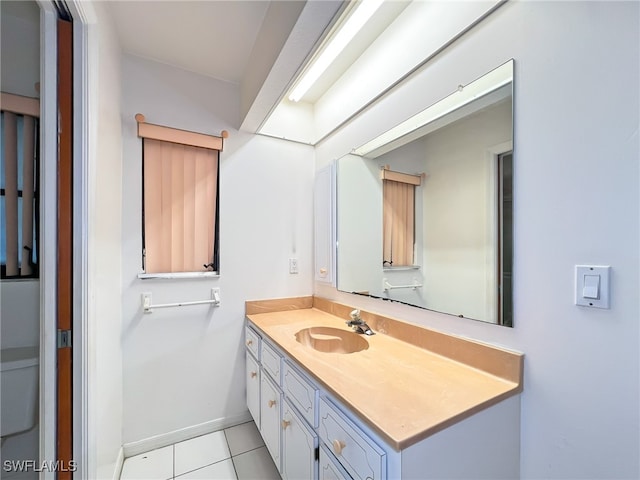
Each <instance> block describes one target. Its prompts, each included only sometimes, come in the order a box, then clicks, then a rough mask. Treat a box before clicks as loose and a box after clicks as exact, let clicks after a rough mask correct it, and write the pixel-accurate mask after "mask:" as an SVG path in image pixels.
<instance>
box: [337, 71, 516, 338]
mask: <svg viewBox="0 0 640 480" xmlns="http://www.w3.org/2000/svg"><path fill="white" fill-rule="evenodd" d="M512 166H513V60H511V61H509V62H507V63H505V64H504V65H501V66H500V67H498V68H496V69H494V70H492V71H491V72H488V73H487V74H486V75H484V76H482V77H480V78H478V79H477V80H475V81H474V82H472V83H470V84H468V85H464V86H462V85H461V86H459V87H458V88H457V90H456V91H454V92H453V93H452V94H451V95H449V96H448V97H446V98H444V99H442V100H441V101H440V102H437V103H436V104H434V105H432V106H430V107H429V108H427V109H426V110H424V111H422V112H420V113H419V114H417V115H415V116H413V117H412V118H410V119H408V120H407V121H405V122H403V123H402V124H400V125H398V126H397V127H394V128H393V129H391V130H389V131H388V132H386V133H385V134H383V135H381V136H380V137H377V138H375V139H373V140H372V141H370V142H368V143H367V144H365V145H362V146H360V147H358V148H355V149H354V150H353V153H352V154H350V155H347V156H345V157H343V158H341V159H339V160H338V162H337V204H338V212H337V235H338V254H337V282H338V289H339V290H341V291H344V292H349V293H356V294H360V295H368V296H372V297H378V298H382V299H386V300H392V301H397V302H403V303H406V304H410V305H414V306H417V307H421V308H425V309H429V310H435V311H439V312H444V313H448V314H452V315H456V316H460V317H465V318H471V319H476V320H481V321H485V322H491V323H494V324H498V325H505V326H513V308H512V293H511V270H512V232H513V226H512V219H513V214H512V185H513V182H512V171H513V167H512Z"/></svg>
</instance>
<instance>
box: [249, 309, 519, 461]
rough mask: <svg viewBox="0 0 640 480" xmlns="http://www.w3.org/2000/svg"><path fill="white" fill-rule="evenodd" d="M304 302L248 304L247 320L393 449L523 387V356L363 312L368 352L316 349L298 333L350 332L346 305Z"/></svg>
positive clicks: (417, 439) (399, 448)
mask: <svg viewBox="0 0 640 480" xmlns="http://www.w3.org/2000/svg"><path fill="white" fill-rule="evenodd" d="M302 298H304V299H305V301H304V302H302V303H299V302H298V303H296V302H295V301H294V302H285V303H287V305H286V308H287V309H286V310H280V311H270V310H272V309H271V308H269V307H268V305H271V304H269V303H268V302H269V301H267V302H265V301H258V302H247V318H248V319H249V320H250V321H251V322H252V323H253V324H254V325H255V326H256V327H257V328H258V329H259V330H261V331H262V333H264V334H265V335H266V336H267V337H268V338H269V339H271V341H272V342H273V343H275V344H276V345H278V346H279V347H280V348H281V349H282V350H283V351H284V352H285V353H286V354H287V355H288V356H290V357H291V358H292V359H294V360H296V361H297V362H298V363H299V364H300V366H301V367H302V368H304V369H305V371H306V373H307V374H309V375H310V376H311V377H312V378H314V379H315V380H317V381H318V382H319V383H320V384H321V385H322V386H323V387H324V388H325V389H326V390H328V391H329V392H331V393H332V394H333V395H335V396H336V397H337V398H338V399H340V400H341V401H342V402H344V403H345V404H346V405H348V406H349V407H351V408H352V409H353V411H354V413H355V414H356V415H357V416H358V417H359V418H360V419H361V420H362V421H364V422H365V423H366V424H367V425H369V426H370V427H371V428H372V429H373V430H375V431H376V432H378V434H379V435H381V436H382V437H383V438H384V439H385V440H386V441H387V442H388V443H389V444H390V445H391V446H392V447H393V448H394V449H396V450H398V451H400V450H402V449H405V448H407V447H409V446H411V445H413V444H414V443H417V442H419V441H420V440H422V439H424V438H426V437H429V436H430V435H433V434H434V433H436V432H438V431H440V430H443V429H444V428H446V427H448V426H450V425H452V424H454V423H456V422H458V421H460V420H463V419H465V418H467V417H469V416H471V415H473V414H474V413H476V412H479V411H481V410H483V409H485V408H487V407H489V406H491V405H494V404H497V403H498V402H500V401H501V400H504V399H505V398H508V397H510V396H512V395H515V394H517V393H519V392H520V391H521V390H522V368H523V355H522V354H520V353H515V352H511V351H507V350H503V349H499V348H496V347H494V346H490V345H485V344H482V343H478V342H475V341H472V340H468V339H464V338H459V337H455V336H452V335H447V334H443V333H441V332H435V331H433V330H429V329H425V328H422V327H419V326H415V325H411V324H407V323H404V322H400V321H398V320H394V319H391V318H387V317H382V316H379V315H375V314H371V313H369V312H364V311H363V312H362V318H363V319H364V320H365V321H366V322H367V323H368V324H369V325H370V326H371V328H372V329H373V330H374V331H375V332H376V335H372V336H364V338H365V339H366V340H367V342H368V343H369V347H368V348H367V349H366V350H362V351H359V352H356V353H349V354H343V353H323V352H318V351H316V350H314V349H312V348H310V347H308V346H305V345H303V344H301V343H298V341H297V340H296V333H297V332H298V331H300V330H302V329H304V328H308V327H319V326H323V327H333V328H339V329H343V330H345V331H350V330H351V329H350V328H349V327H347V325H346V324H345V321H346V320H347V319H348V318H349V317H348V316H346V315H345V313H346V312H348V310H349V307H347V306H344V305H340V304H336V303H333V302H330V301H327V300H324V299H318V298H313V297H302ZM308 299H311V300H308ZM293 300H295V299H293ZM274 302H275V301H274ZM281 304H282V301H280V303H277V302H276V303H275V304H274V305H281ZM265 305H266V307H265ZM296 305H297V306H301V307H306V308H296ZM274 308H277V307H274ZM256 312H264V313H256ZM330 312H331V313H330ZM354 335H357V334H355V333H354Z"/></svg>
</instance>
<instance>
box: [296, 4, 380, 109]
mask: <svg viewBox="0 0 640 480" xmlns="http://www.w3.org/2000/svg"><path fill="white" fill-rule="evenodd" d="M382 2H383V0H362V1H361V2H360V5H358V7H357V8H356V10H355V11H354V12H353V13H352V14H351V16H350V17H349V18H348V19H347V21H346V22H345V23H344V25H342V26H341V27H340V29H339V30H338V32H337V33H336V34H335V35H334V36H333V38H332V39H331V40H330V41H329V43H328V44H327V46H326V47H325V48H324V49H323V50H322V53H320V55H319V56H318V57H317V58H316V59H315V60H314V61H312V64H311V66H310V67H309V69H307V71H306V72H305V73H304V75H303V76H302V78H301V79H300V80H299V81H298V84H297V85H296V87H295V88H294V89H293V92H291V94H290V95H289V100H291V101H292V102H297V101H299V100H300V99H301V98H302V96H303V95H304V94H305V93H307V91H308V90H309V89H310V88H311V86H312V85H313V84H314V83H315V82H316V81H317V80H318V78H320V75H322V74H323V73H324V71H325V70H326V69H327V68H329V65H331V63H332V62H333V61H334V60H335V59H336V57H337V56H338V55H339V54H340V52H342V50H344V48H345V47H346V46H347V45H348V44H349V42H350V41H351V40H352V39H353V37H355V35H356V33H358V32H359V31H360V29H361V28H362V27H363V26H364V25H365V24H366V23H367V22H368V21H369V19H370V18H371V16H372V15H373V14H374V13H375V11H376V10H377V9H378V8H379V7H380V5H382Z"/></svg>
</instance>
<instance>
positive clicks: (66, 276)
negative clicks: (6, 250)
mask: <svg viewBox="0 0 640 480" xmlns="http://www.w3.org/2000/svg"><path fill="white" fill-rule="evenodd" d="M57 170H58V181H57V184H58V195H57V196H58V198H57V201H58V205H57V210H58V224H57V229H58V231H57V242H58V243H57V249H58V259H57V326H58V334H59V337H60V334H61V333H62V332H65V333H67V332H69V336H68V338H72V335H71V329H72V324H73V28H72V24H71V22H69V21H66V20H58V168H57ZM72 372H73V365H72V347H71V346H60V345H58V355H57V419H56V451H57V454H56V455H57V459H58V461H59V463H58V473H57V478H58V479H71V478H72V477H73V473H72V472H71V464H70V462H71V461H72V459H73V415H72V411H73V403H72V398H73V375H72Z"/></svg>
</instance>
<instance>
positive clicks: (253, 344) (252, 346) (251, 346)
mask: <svg viewBox="0 0 640 480" xmlns="http://www.w3.org/2000/svg"><path fill="white" fill-rule="evenodd" d="M244 344H245V345H246V346H247V350H249V351H250V352H251V353H252V354H253V356H254V357H256V359H258V360H260V335H258V334H257V333H256V332H255V330H253V328H251V327H249V326H246V327H244Z"/></svg>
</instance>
